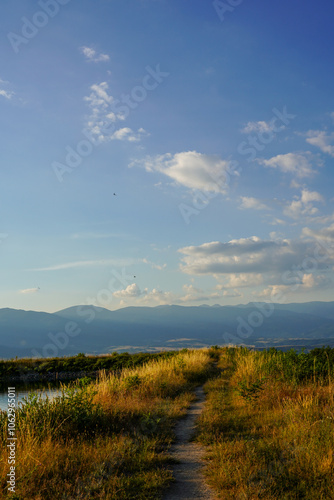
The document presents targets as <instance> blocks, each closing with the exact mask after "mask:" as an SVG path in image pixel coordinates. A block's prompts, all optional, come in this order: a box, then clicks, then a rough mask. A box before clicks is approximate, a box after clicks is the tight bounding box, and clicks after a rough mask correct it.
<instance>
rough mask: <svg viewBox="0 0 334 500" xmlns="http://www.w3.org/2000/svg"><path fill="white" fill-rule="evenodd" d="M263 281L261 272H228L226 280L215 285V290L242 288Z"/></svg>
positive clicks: (259, 283) (256, 284)
mask: <svg viewBox="0 0 334 500" xmlns="http://www.w3.org/2000/svg"><path fill="white" fill-rule="evenodd" d="M262 283H263V277H262V274H261V273H257V274H247V273H240V274H230V275H228V276H227V281H225V282H224V283H222V284H219V285H217V286H216V289H217V290H224V289H225V288H243V287H252V286H258V285H261V284H262Z"/></svg>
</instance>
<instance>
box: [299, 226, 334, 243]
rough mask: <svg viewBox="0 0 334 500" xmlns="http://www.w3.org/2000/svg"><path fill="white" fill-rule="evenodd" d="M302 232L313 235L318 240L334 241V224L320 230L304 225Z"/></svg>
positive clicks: (304, 234) (309, 235) (305, 234)
mask: <svg viewBox="0 0 334 500" xmlns="http://www.w3.org/2000/svg"><path fill="white" fill-rule="evenodd" d="M302 234H303V236H307V237H311V238H313V239H316V240H326V241H334V224H331V225H330V226H328V227H324V228H322V229H319V230H318V231H315V230H314V229H310V228H308V227H304V228H303V231H302Z"/></svg>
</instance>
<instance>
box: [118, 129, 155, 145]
mask: <svg viewBox="0 0 334 500" xmlns="http://www.w3.org/2000/svg"><path fill="white" fill-rule="evenodd" d="M148 135H149V134H148V133H147V132H146V130H144V129H143V128H140V129H138V131H137V132H133V130H132V129H131V128H129V127H123V128H120V129H119V130H116V132H114V134H112V135H111V136H110V140H118V141H129V142H139V141H140V140H141V139H142V138H143V137H147V136H148Z"/></svg>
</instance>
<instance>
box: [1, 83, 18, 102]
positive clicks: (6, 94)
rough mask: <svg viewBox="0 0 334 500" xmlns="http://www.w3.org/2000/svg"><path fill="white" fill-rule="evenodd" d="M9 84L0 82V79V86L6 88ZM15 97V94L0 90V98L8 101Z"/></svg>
mask: <svg viewBox="0 0 334 500" xmlns="http://www.w3.org/2000/svg"><path fill="white" fill-rule="evenodd" d="M8 84H9V82H7V81H5V80H2V79H1V78H0V85H1V86H5V87H6V86H8ZM14 95H15V92H12V91H11V90H4V89H3V88H1V89H0V96H2V97H4V98H5V99H8V100H10V99H11V98H12V97H13V96H14Z"/></svg>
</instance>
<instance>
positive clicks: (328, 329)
mask: <svg viewBox="0 0 334 500" xmlns="http://www.w3.org/2000/svg"><path fill="white" fill-rule="evenodd" d="M227 344H234V345H246V346H249V347H254V348H258V349H261V348H267V347H271V346H275V347H278V348H281V349H288V348H291V347H294V348H297V349H300V348H302V347H304V348H306V349H310V348H313V347H316V346H320V347H321V346H324V345H330V346H334V302H307V303H292V304H272V303H265V302H260V303H249V304H246V305H238V306H220V305H214V306H208V305H200V306H193V307H188V306H177V305H163V306H156V307H125V308H122V309H118V310H115V311H110V310H108V309H104V308H101V307H95V306H87V305H79V306H74V307H70V308H67V309H63V310H61V311H57V312H55V313H45V312H37V311H24V310H17V309H9V308H4V309H0V358H2V359H8V358H12V357H15V356H17V357H19V358H20V357H34V356H38V357H49V356H65V355H66V356H68V355H75V354H78V353H79V352H84V353H90V354H102V353H109V352H113V351H118V352H120V351H128V352H135V351H156V350H162V349H175V348H178V349H179V348H184V347H190V348H195V347H205V346H210V345H227Z"/></svg>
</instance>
